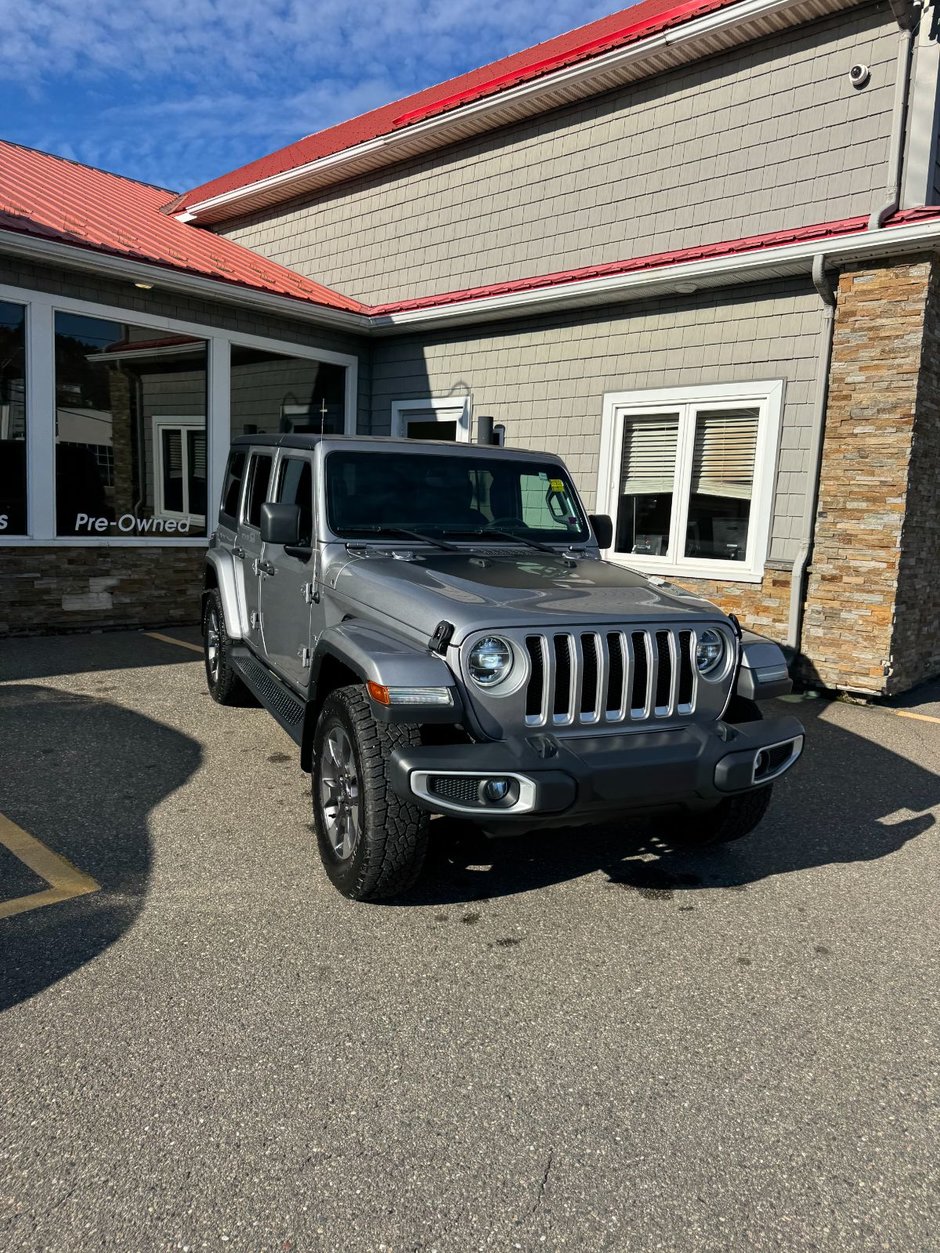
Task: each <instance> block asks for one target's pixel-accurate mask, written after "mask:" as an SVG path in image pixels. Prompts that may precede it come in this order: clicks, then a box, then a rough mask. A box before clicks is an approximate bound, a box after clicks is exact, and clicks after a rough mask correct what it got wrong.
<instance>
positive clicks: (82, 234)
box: [0, 141, 940, 348]
mask: <svg viewBox="0 0 940 1253" xmlns="http://www.w3.org/2000/svg"><path fill="white" fill-rule="evenodd" d="M167 195H168V193H167V192H166V191H164V190H163V189H162V188H159V187H152V186H150V185H148V184H146V183H137V182H134V181H133V180H131V179H127V178H120V177H118V176H117V175H115V174H107V173H104V172H103V171H101V170H96V169H92V168H90V167H89V166H86V165H79V164H77V163H76V162H74V161H65V160H63V159H62V158H60V157H53V156H49V155H48V154H46V153H42V152H36V151H34V150H32V149H29V148H21V147H19V146H17V145H15V144H9V143H5V142H3V141H0V230H9V231H16V232H20V233H23V234H27V235H32V236H36V237H39V238H43V239H50V240H54V241H56V242H57V243H63V244H68V245H71V246H73V247H77V248H86V249H90V250H93V251H94V250H97V251H99V252H106V253H109V254H111V255H115V256H122V257H126V258H128V259H129V260H134V261H143V262H146V263H148V264H151V265H158V266H164V267H166V268H167V269H170V270H177V271H182V272H184V273H188V274H197V275H201V276H203V277H205V278H209V279H214V280H216V281H218V282H224V283H230V284H233V285H235V286H241V287H246V288H251V289H254V290H256V291H264V292H269V293H272V294H275V295H282V296H289V297H293V298H294V299H296V300H299V301H304V302H305V303H307V304H314V305H321V306H325V307H328V308H331V309H343V310H348V311H350V312H355V313H360V314H363V315H366V316H383V315H388V314H393V313H404V312H407V311H409V310H417V309H433V308H443V307H445V306H447V305H452V304H462V303H465V302H468V301H474V300H484V299H486V298H487V297H493V296H509V295H513V294H514V293H520V292H529V291H538V290H548V289H551V288H558V287H564V286H567V285H571V284H574V283H579V282H584V281H585V280H588V279H592V278H606V277H612V276H616V275H618V274H631V273H644V272H652V271H656V270H661V269H665V268H667V267H669V266H676V265H681V264H683V263H688V262H694V261H707V260H717V259H719V258H722V257H730V256H736V255H741V254H747V253H758V252H761V251H763V250H766V249H769V248H779V247H782V246H784V245H786V244H800V243H812V242H814V241H818V240H824V239H834V238H839V237H843V236H847V235H852V234H861V233H864V232H865V231H866V228H867V225H868V219H867V218H866V217H853V218H844V219H842V220H841V221H836V222H822V223H817V224H815V225H812V226H805V227H798V228H796V229H793V230H785V231H774V232H772V233H770V234H764V235H751V236H747V237H746V238H743V239H735V240H726V241H722V242H720V243H712V244H704V245H701V246H699V247H695V248H683V249H679V250H676V251H673V252H660V253H653V254H651V255H648V256H645V257H632V258H629V259H628V260H625V261H611V262H605V263H603V264H600V265H586V266H581V267H580V268H578V269H574V270H562V271H558V272H555V273H552V274H540V275H536V276H534V277H532V278H523V279H511V280H508V281H506V282H503V283H490V284H488V285H486V286H480V287H471V288H466V289H463V290H459V291H449V292H440V293H437V294H435V295H432V296H423V297H419V298H417V299H413V300H402V301H389V302H386V303H385V304H377V305H364V304H361V303H360V302H359V301H356V300H352V299H351V298H349V297H347V296H342V295H340V294H339V293H338V292H335V291H332V290H331V289H330V288H328V287H323V286H322V285H321V284H319V283H315V282H313V281H312V280H310V279H307V278H304V277H303V276H302V275H300V274H295V273H294V272H293V271H292V270H288V269H285V268H284V267H283V266H280V265H275V264H274V263H273V262H270V261H266V260H265V259H264V258H263V257H259V256H258V255H257V254H256V253H254V252H251V251H250V250H249V249H247V248H243V247H242V246H241V245H239V244H236V243H233V242H232V241H231V240H228V239H225V238H224V237H222V236H219V235H215V234H213V233H212V232H211V231H207V230H206V229H205V228H203V227H198V226H187V225H185V224H184V223H182V222H178V221H177V220H176V219H175V218H171V217H167V216H166V215H165V214H163V213H161V212H160V209H161V206H163V205H165V203H166V198H167ZM928 221H940V208H928V209H907V210H904V211H903V212H901V213H896V214H894V216H893V217H891V218H889V219H888V221H887V223H886V224H885V229H884V231H883V232H882V233H883V234H884V235H885V236H888V237H889V236H890V234H891V228H892V227H897V226H905V225H913V224H915V223H917V222H928ZM174 342H175V341H174ZM140 346H141V345H140V344H136V345H134V347H137V348H139V347H140Z"/></svg>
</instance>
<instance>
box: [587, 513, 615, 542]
mask: <svg viewBox="0 0 940 1253" xmlns="http://www.w3.org/2000/svg"><path fill="white" fill-rule="evenodd" d="M588 522H590V524H591V529H592V530H593V532H594V538H595V539H596V540H597V546H598V548H610V546H611V544H613V542H614V524H613V522H612V521H611V520H610V518H609V517H608V516H607V514H606V513H589V514H588Z"/></svg>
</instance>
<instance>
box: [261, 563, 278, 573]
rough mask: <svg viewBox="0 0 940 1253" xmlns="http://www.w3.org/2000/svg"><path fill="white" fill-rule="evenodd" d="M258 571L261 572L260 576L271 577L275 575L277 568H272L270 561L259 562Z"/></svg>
mask: <svg viewBox="0 0 940 1253" xmlns="http://www.w3.org/2000/svg"><path fill="white" fill-rule="evenodd" d="M258 569H259V570H260V571H261V573H262V574H272V575H273V574H277V567H276V566H272V564H271V563H270V561H259V562H258Z"/></svg>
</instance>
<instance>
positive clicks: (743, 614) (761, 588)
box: [669, 563, 791, 644]
mask: <svg viewBox="0 0 940 1253" xmlns="http://www.w3.org/2000/svg"><path fill="white" fill-rule="evenodd" d="M790 578H791V567H790V566H789V565H786V564H784V563H780V564H779V565H776V566H770V565H768V566H767V568H766V569H765V571H764V577H763V579H762V580H761V582H760V583H724V582H717V581H714V580H711V579H673V578H670V580H669V582H670V583H675V584H677V585H678V586H679V587H684V588H686V589H687V590H688V591H690V592H692V593H693V595H695V596H702V597H704V599H705V600H710V601H712V602H713V603H714V604H716V605H717V606H718V608H719V609H722V610H724V612H725V613H733V614H734V615H735V617H737V619H738V620H739V621H740V623H741V626H742V627H744V628H745V630H747V631H756V632H757V634H758V635H766V636H767V637H768V638H769V639H772V640H776V641H777V643H778V644H782V643H783V642H784V641H785V640H786V637H787V624H788V620H789V613H790Z"/></svg>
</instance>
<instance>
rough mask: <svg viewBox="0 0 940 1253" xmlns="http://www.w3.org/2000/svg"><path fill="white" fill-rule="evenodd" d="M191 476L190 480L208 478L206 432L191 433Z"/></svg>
mask: <svg viewBox="0 0 940 1253" xmlns="http://www.w3.org/2000/svg"><path fill="white" fill-rule="evenodd" d="M189 475H190V478H194V479H204V478H205V477H206V433H205V431H190V432H189Z"/></svg>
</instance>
